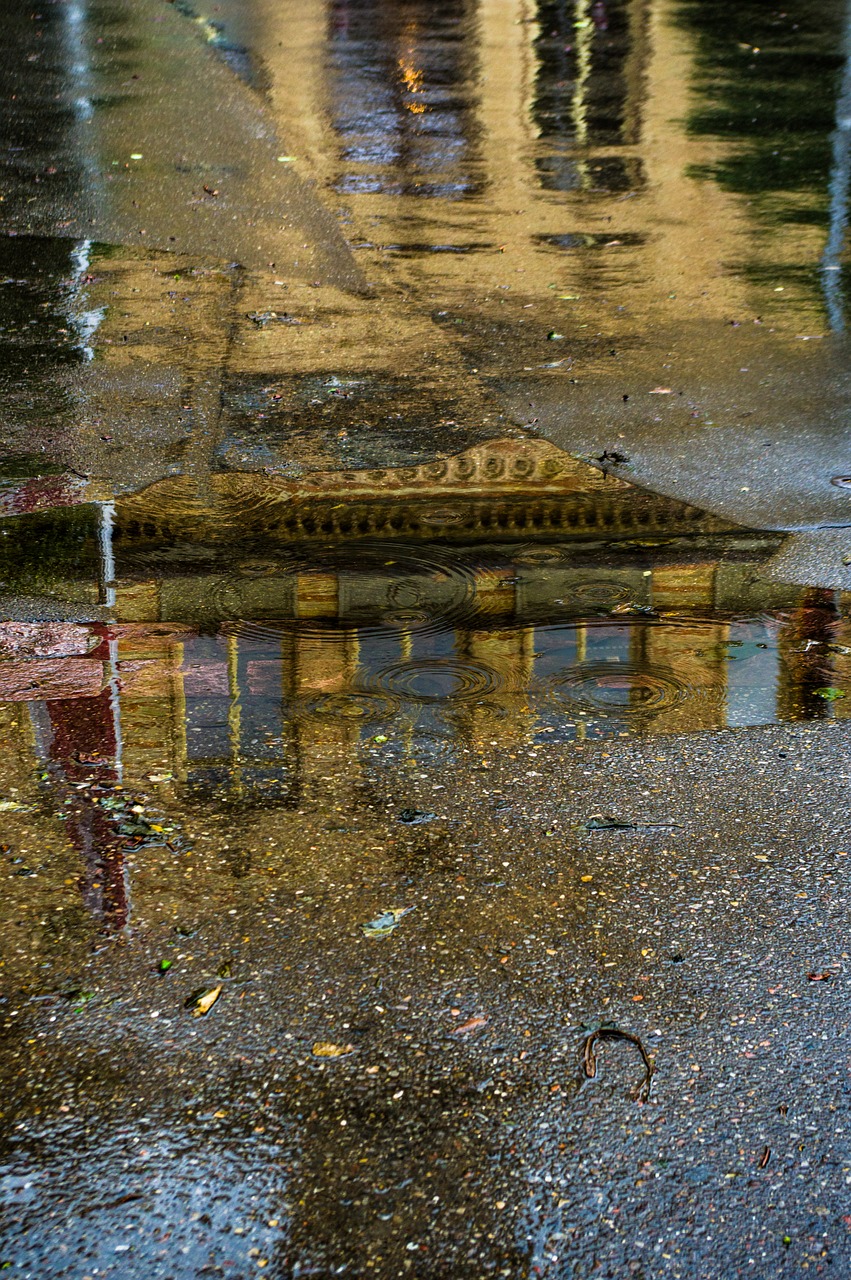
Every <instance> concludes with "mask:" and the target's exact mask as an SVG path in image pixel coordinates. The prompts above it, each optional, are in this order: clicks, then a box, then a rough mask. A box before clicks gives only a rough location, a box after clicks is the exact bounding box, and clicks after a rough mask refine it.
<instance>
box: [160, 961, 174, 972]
mask: <svg viewBox="0 0 851 1280" xmlns="http://www.w3.org/2000/svg"><path fill="white" fill-rule="evenodd" d="M173 964H174V961H173V960H160V962H159V964H158V965H157V969H156V971H157V973H168V971H169V969H170V968H171V967H172V965H173Z"/></svg>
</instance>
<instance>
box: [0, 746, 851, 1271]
mask: <svg viewBox="0 0 851 1280" xmlns="http://www.w3.org/2000/svg"><path fill="white" fill-rule="evenodd" d="M375 750H376V751H380V750H381V748H380V747H376V748H375ZM329 771H331V773H333V761H329ZM848 775H849V768H848V728H847V726H842V725H834V726H831V727H827V726H818V727H812V726H800V725H796V726H791V725H790V726H782V727H779V728H773V729H764V730H747V731H741V732H727V733H710V734H703V735H700V736H673V737H667V738H663V739H655V740H652V741H647V740H644V741H640V742H639V741H635V740H631V741H624V740H619V741H615V742H610V743H607V744H599V745H589V744H585V745H581V744H580V745H571V744H557V745H554V746H553V747H551V748H548V747H540V748H538V749H534V750H529V749H525V750H518V751H516V752H510V751H508V752H506V751H495V752H494V753H493V757H492V758H489V757H487V756H483V755H480V754H478V753H476V754H471V755H470V757H469V759H468V760H467V761H466V762H465V763H464V764H462V765H461V766H460V767H459V768H458V769H457V771H456V772H454V773H453V774H452V775H450V774H447V773H446V772H445V771H444V770H442V769H440V768H431V769H429V768H428V767H425V768H422V769H420V770H418V771H417V772H416V773H414V772H412V773H411V776H409V777H407V778H405V779H404V780H401V779H400V781H399V783H398V787H396V788H393V787H390V786H387V785H386V783H385V785H384V786H383V787H382V788H381V789H380V790H372V789H370V786H369V777H368V775H367V777H366V778H365V779H364V786H363V793H362V796H361V799H360V801H359V802H358V803H356V804H351V803H348V804H342V803H341V804H340V805H339V808H338V807H337V806H336V805H335V803H334V799H335V784H334V781H333V777H329V780H328V781H327V782H326V783H325V784H324V786H325V788H326V791H325V795H324V803H323V805H322V806H321V808H319V809H317V808H316V807H315V806H311V805H309V804H305V806H304V811H303V812H301V811H299V812H294V813H290V814H289V815H286V816H282V815H279V814H278V815H262V814H261V815H255V816H254V818H253V819H247V820H241V819H239V818H238V817H237V816H235V817H234V820H233V822H232V824H231V825H230V826H229V827H228V830H227V831H226V832H225V831H223V830H220V829H211V828H210V827H209V826H208V827H206V829H205V826H204V824H203V823H202V822H201V821H199V820H197V819H196V821H195V824H194V825H193V827H192V829H191V830H189V831H187V833H186V834H187V835H188V836H189V839H190V843H191V846H192V853H191V854H189V853H188V852H187V853H185V854H182V855H176V854H172V853H170V852H168V851H167V850H164V851H161V852H156V851H153V850H152V851H149V852H148V853H147V854H146V855H145V863H144V866H142V865H140V866H139V868H138V870H137V871H136V872H135V879H136V881H137V884H136V905H135V908H134V912H133V918H132V921H131V924H130V927H129V928H128V929H127V930H126V932H125V933H124V935H123V936H121V937H119V938H113V939H111V940H105V939H103V938H102V937H101V938H99V937H98V936H97V935H96V934H93V930H92V927H91V925H89V926H88V927H86V925H85V920H84V919H81V917H80V909H79V907H76V906H75V905H74V901H73V895H72V894H71V892H69V891H68V890H67V889H66V890H65V892H64V895H63V892H62V888H61V886H59V887H58V888H53V889H52V893H51V894H50V895H49V900H50V902H51V903H52V913H51V914H49V915H48V914H47V902H48V895H47V894H45V895H44V896H42V894H41V893H39V889H38V884H39V882H38V879H31V880H29V881H26V880H25V881H24V882H23V885H26V889H27V891H26V892H18V893H17V894H15V895H14V900H15V906H14V908H13V910H12V911H11V912H10V911H9V907H10V906H11V904H12V895H11V894H10V895H7V898H6V910H5V911H4V914H5V915H6V916H7V919H6V924H5V928H4V934H5V938H6V942H5V943H4V959H5V970H6V974H7V983H9V985H8V986H7V992H8V994H7V996H6V997H5V1000H4V1004H3V1007H2V1011H3V1022H4V1041H5V1045H6V1051H5V1052H4V1055H3V1067H2V1069H3V1077H4V1079H3V1088H2V1095H3V1099H4V1107H3V1110H4V1124H5V1126H6V1140H5V1151H6V1154H5V1157H4V1159H5V1167H4V1203H5V1210H4V1228H3V1241H4V1244H3V1261H4V1262H5V1263H7V1264H11V1265H10V1266H9V1269H10V1271H11V1274H13V1275H15V1274H20V1275H22V1276H33V1277H35V1276H42V1275H46V1274H49V1275H51V1276H57V1277H58V1276H82V1275H92V1276H94V1275H112V1276H143V1275H144V1276H163V1277H165V1276H190V1275H196V1274H199V1275H200V1274H204V1275H208V1274H210V1275H225V1276H233V1277H236V1276H240V1277H241V1276H246V1275H252V1274H254V1273H255V1271H261V1270H262V1271H264V1272H265V1273H266V1274H269V1275H276V1276H281V1277H285V1276H293V1275H336V1274H341V1275H345V1274H349V1275H358V1276H359V1275H372V1274H374V1275H381V1276H397V1275H398V1276H404V1275H408V1274H411V1275H423V1276H432V1275H446V1276H456V1275H457V1276H470V1277H473V1276H489V1275H510V1276H526V1275H530V1276H531V1275H549V1276H561V1275H567V1276H570V1275H578V1276H586V1275H601V1276H611V1277H620V1276H633V1275H636V1276H645V1277H650V1276H654V1277H655V1276H686V1275H688V1274H692V1275H694V1274H698V1275H700V1276H706V1277H719V1280H720V1278H721V1277H725V1278H726V1277H732V1276H739V1275H742V1276H761V1277H763V1276H764V1277H769V1276H775V1275H783V1276H790V1277H791V1276H798V1275H803V1274H809V1273H813V1274H832V1275H843V1274H844V1273H845V1271H846V1270H847V1269H848V1267H849V1265H851V1237H850V1236H849V1224H848V1221H847V1217H848V1215H847V1212H846V1211H847V1207H848V1191H847V1186H848V1185H849V1183H848V1179H849V1178H851V1158H849V1156H851V1153H849V1148H848V1137H847V1116H848V1088H849V1085H848V1061H847V1052H846V1050H845V1046H846V1044H847V1034H848V1003H847V1000H846V998H845V994H844V988H845V984H846V980H847V967H848V950H847V947H848V937H847V914H848V858H849V856H851V849H849V841H851V830H849V824H848V813H847V795H848ZM411 809H413V810H419V811H420V813H421V814H433V815H434V816H433V817H432V818H428V819H426V820H424V821H419V822H415V823H411V822H410V821H409V822H405V821H402V819H401V818H400V815H402V816H408V817H409V815H405V813H404V811H405V810H411ZM595 816H597V817H599V816H603V817H609V816H614V817H615V818H616V819H618V820H620V821H623V822H628V823H629V822H632V823H636V824H644V823H647V824H659V825H658V826H655V825H654V826H649V825H648V826H647V827H642V826H638V828H637V829H636V830H595V829H592V830H588V829H587V824H588V823H589V821H590V820H592V819H593V818H594V817H595ZM592 826H593V823H592ZM34 866H35V869H36V870H38V869H39V868H38V866H37V860H36V862H35V863H34ZM10 870H13V868H11V869H10ZM7 885H11V886H12V887H13V888H14V889H20V888H22V887H23V886H22V884H21V881H20V880H18V882H17V884H15V882H14V880H12V879H11V878H10V879H9V880H7ZM60 899H61V901H62V905H61V907H58V906H57V904H58V902H59V900H60ZM393 908H406V909H407V908H411V910H409V911H408V913H407V914H405V915H404V916H402V917H401V918H400V919H399V922H398V925H397V927H396V928H395V929H394V930H393V931H392V932H391V933H390V934H389V936H386V937H379V938H374V937H367V936H365V935H364V933H363V930H362V928H361V926H362V925H363V924H364V923H368V922H369V921H371V920H373V919H374V918H376V917H377V916H379V915H380V914H381V913H382V912H385V911H388V910H392V909H393ZM57 911H58V912H59V914H56V913H57ZM60 921H61V923H60ZM66 922H67V923H66ZM37 925H38V926H40V927H39V928H38V929H37V928H36V926H37ZM48 926H49V927H48ZM36 934H38V936H39V937H40V942H39V944H38V946H37V947H36V946H34V945H33V939H34V937H35V936H36ZM164 960H168V961H171V965H170V967H169V968H168V971H167V972H165V973H161V972H159V971H158V970H159V968H160V967H161V965H162V962H163V961H164ZM10 979H11V982H9V980H10ZM216 986H220V987H221V988H222V990H221V994H220V996H219V997H218V999H217V1001H216V1003H215V1004H214V1005H213V1007H212V1008H211V1010H210V1012H209V1013H208V1014H207V1015H206V1016H204V1017H195V1016H194V1015H193V1012H192V1010H191V1009H187V1008H186V1007H185V1001H186V1000H187V999H188V998H189V997H191V996H192V995H193V993H194V992H196V991H197V990H198V989H199V988H201V989H203V988H206V989H210V988H211V987H212V988H213V989H215V987H216ZM610 1023H611V1024H613V1025H614V1026H615V1027H617V1028H620V1029H622V1030H626V1031H629V1032H631V1033H633V1034H635V1035H637V1036H639V1037H640V1038H641V1040H642V1042H643V1043H644V1045H645V1046H646V1049H647V1052H648V1053H649V1054H650V1055H651V1056H652V1059H653V1062H654V1066H655V1074H654V1076H653V1079H652V1092H651V1096H650V1099H649V1101H648V1102H647V1103H645V1104H642V1103H640V1102H636V1101H634V1100H632V1098H631V1096H630V1094H631V1092H632V1090H633V1089H634V1088H635V1086H636V1085H638V1084H639V1083H640V1081H641V1077H642V1065H641V1061H640V1057H639V1055H638V1053H637V1052H636V1050H635V1048H634V1046H632V1045H630V1044H628V1043H625V1042H606V1043H604V1044H603V1045H602V1047H601V1048H600V1049H599V1069H598V1075H597V1077H596V1078H594V1079H588V1078H586V1077H585V1075H584V1071H583V1065H582V1064H583V1046H584V1043H585V1038H586V1036H587V1035H588V1034H589V1032H590V1031H592V1030H594V1029H597V1028H599V1027H600V1026H601V1025H605V1024H610ZM322 1046H335V1047H336V1050H342V1051H344V1054H343V1056H339V1057H336V1058H325V1057H322V1056H319V1055H321V1054H322V1053H323V1052H326V1051H328V1050H327V1049H323V1047H322ZM330 1051H332V1052H333V1051H334V1050H333V1049H332V1050H330Z"/></svg>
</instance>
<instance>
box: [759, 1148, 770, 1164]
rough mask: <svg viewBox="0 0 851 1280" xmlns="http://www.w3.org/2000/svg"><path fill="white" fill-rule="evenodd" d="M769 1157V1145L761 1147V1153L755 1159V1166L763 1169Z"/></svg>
mask: <svg viewBox="0 0 851 1280" xmlns="http://www.w3.org/2000/svg"><path fill="white" fill-rule="evenodd" d="M770 1159H771V1147H763V1149H762V1155H761V1156H760V1157H759V1160H758V1161H757V1168H758V1169H764V1168H765V1167H766V1165H767V1164H768V1162H769V1160H770Z"/></svg>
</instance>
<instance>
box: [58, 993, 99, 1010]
mask: <svg viewBox="0 0 851 1280" xmlns="http://www.w3.org/2000/svg"><path fill="white" fill-rule="evenodd" d="M62 998H63V1000H67V1002H68V1003H69V1004H70V1005H71V1011H72V1013H80V1012H81V1011H82V1010H83V1009H85V1007H86V1005H87V1004H88V1003H89V1001H90V1000H94V998H95V993H94V991H80V990H75V991H66V992H65V993H64V995H63V997H62Z"/></svg>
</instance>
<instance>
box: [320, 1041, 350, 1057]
mask: <svg viewBox="0 0 851 1280" xmlns="http://www.w3.org/2000/svg"><path fill="white" fill-rule="evenodd" d="M311 1052H312V1054H313V1056H314V1058H347V1057H348V1056H349V1054H350V1053H354V1052H355V1046H354V1045H353V1044H332V1043H331V1042H330V1040H317V1041H316V1044H315V1045H314V1046H313V1049H312V1050H311Z"/></svg>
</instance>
